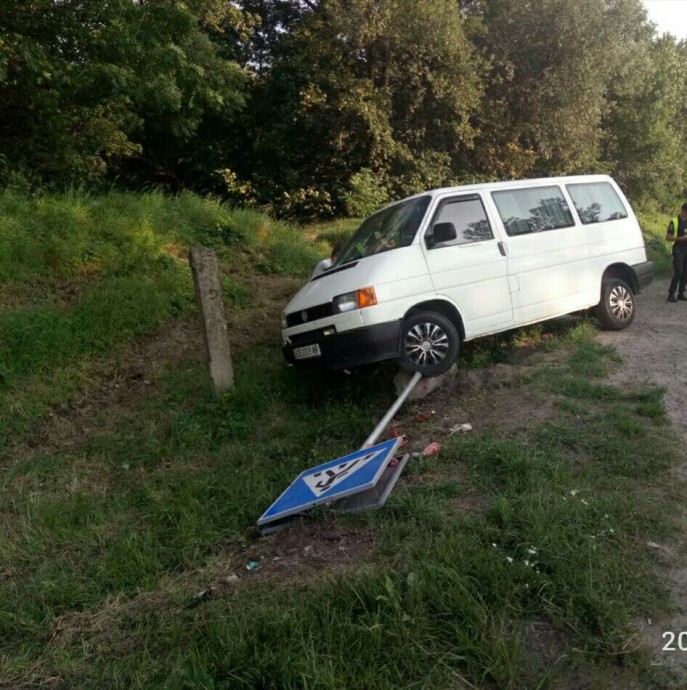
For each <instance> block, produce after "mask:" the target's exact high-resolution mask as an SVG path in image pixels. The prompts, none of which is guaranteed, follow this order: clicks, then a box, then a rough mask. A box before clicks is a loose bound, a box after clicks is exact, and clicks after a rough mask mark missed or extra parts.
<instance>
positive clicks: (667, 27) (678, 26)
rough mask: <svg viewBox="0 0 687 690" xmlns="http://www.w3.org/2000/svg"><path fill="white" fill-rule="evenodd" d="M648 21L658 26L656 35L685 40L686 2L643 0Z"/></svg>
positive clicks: (680, 0) (682, 0)
mask: <svg viewBox="0 0 687 690" xmlns="http://www.w3.org/2000/svg"><path fill="white" fill-rule="evenodd" d="M644 6H645V7H646V11H647V14H648V15H649V20H650V21H652V22H653V23H654V24H656V25H657V26H658V33H659V35H660V34H663V33H665V32H668V33H671V34H673V36H676V37H677V38H679V39H680V38H687V0H644Z"/></svg>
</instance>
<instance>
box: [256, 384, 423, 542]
mask: <svg viewBox="0 0 687 690" xmlns="http://www.w3.org/2000/svg"><path fill="white" fill-rule="evenodd" d="M421 378H422V374H420V373H416V374H415V375H414V376H413V378H412V379H411V381H410V382H409V383H408V385H407V386H406V388H405V389H404V390H403V391H402V392H401V394H400V395H399V396H398V398H397V399H396V401H395V402H394V404H393V405H392V406H391V407H390V408H389V410H388V412H387V413H386V414H385V415H384V417H383V418H382V420H381V421H380V422H379V424H378V425H377V426H376V427H375V429H374V431H373V432H372V433H371V434H370V435H369V436H368V437H367V439H366V441H365V443H364V444H363V446H362V448H360V450H357V451H355V452H354V453H351V454H349V455H345V456H343V457H341V458H337V459H336V460H330V461H329V462H326V463H324V464H322V465H318V466H317V467H311V468H310V469H308V470H305V471H304V472H301V474H299V475H298V477H296V479H295V480H294V481H293V482H292V483H291V485H290V486H289V487H288V488H287V489H286V490H285V491H284V492H283V493H282V495H281V496H280V497H279V498H278V499H277V500H276V501H275V502H274V503H273V504H272V505H271V506H270V507H269V508H268V509H267V511H266V512H265V513H264V514H263V515H262V516H261V517H260V518H259V519H258V528H259V529H260V531H261V532H262V533H263V534H269V533H270V532H275V531H277V530H279V529H281V528H282V527H284V526H285V524H286V523H287V522H288V521H289V520H290V519H291V518H293V517H294V516H295V515H299V514H301V513H304V512H306V511H308V510H310V509H311V508H314V507H315V506H319V505H333V507H334V508H335V509H336V510H338V511H341V512H353V511H358V510H364V509H366V508H375V507H376V508H380V507H381V506H383V505H384V503H385V502H386V499H387V498H388V496H389V494H390V493H391V491H392V490H393V488H394V486H395V485H396V482H397V480H398V478H399V476H400V474H401V472H402V471H403V468H404V467H405V465H406V463H407V462H408V458H409V457H410V456H409V455H408V454H406V455H405V456H404V457H403V458H402V459H401V460H396V458H395V457H394V453H395V452H396V449H397V448H398V447H399V445H400V444H401V441H402V439H401V438H400V437H399V438H392V439H389V440H388V441H383V442H382V443H378V444H376V445H373V444H374V443H375V441H376V440H377V439H378V438H379V436H380V435H381V434H382V433H383V432H384V429H386V427H387V426H388V425H389V422H390V421H391V420H392V419H393V417H394V415H395V414H396V413H397V412H398V410H399V409H400V407H401V405H402V404H403V403H404V401H405V400H406V398H407V397H408V395H409V394H410V392H411V391H412V390H413V388H414V387H415V386H416V385H417V383H418V381H419V380H420V379H421Z"/></svg>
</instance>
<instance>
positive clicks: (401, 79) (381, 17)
mask: <svg viewBox="0 0 687 690" xmlns="http://www.w3.org/2000/svg"><path fill="white" fill-rule="evenodd" d="M272 60H273V62H272V65H271V68H270V69H269V71H268V73H267V74H266V75H264V77H263V78H262V79H260V80H259V82H258V84H257V87H256V90H255V92H254V95H253V98H252V100H251V106H250V107H251V110H252V112H254V113H259V117H258V118H257V121H256V122H254V123H252V124H249V126H248V129H249V132H250V134H249V137H248V139H249V140H250V141H251V142H253V145H252V146H251V147H250V149H249V150H248V151H247V152H246V154H245V162H244V165H243V166H241V167H240V169H239V170H238V171H237V172H238V173H239V176H242V177H250V178H251V181H252V183H253V185H254V187H255V188H256V191H257V193H258V195H259V196H261V197H262V198H270V197H271V198H274V197H275V196H277V197H279V196H280V197H281V198H282V199H283V200H288V199H293V198H294V195H296V196H297V195H299V194H300V195H301V196H302V195H303V193H304V192H305V193H306V196H307V192H308V191H310V192H312V194H318V193H322V192H323V191H325V190H326V191H329V192H331V193H332V194H333V196H334V203H335V204H340V203H341V202H342V200H343V196H344V193H345V188H346V185H347V183H348V181H349V180H350V179H351V177H352V176H353V175H354V174H355V173H357V172H358V171H360V170H361V169H363V168H368V169H371V170H372V171H374V173H375V174H376V175H377V176H378V177H379V179H380V180H381V181H383V183H384V185H385V186H386V187H387V188H388V189H389V190H390V191H391V192H392V193H393V194H394V195H400V194H406V193H409V192H414V191H418V190H420V189H423V188H426V187H428V186H436V185H437V184H441V183H444V182H447V181H449V180H451V179H452V178H453V176H454V170H453V169H454V161H455V160H456V159H457V158H458V156H459V154H460V153H461V152H462V151H463V150H464V149H465V148H467V147H469V146H471V145H472V141H473V137H474V128H473V126H472V124H471V121H470V118H471V116H472V114H473V112H474V110H475V107H476V105H477V104H478V102H479V97H480V89H481V85H480V61H479V60H478V59H477V58H476V56H475V54H474V51H473V49H472V47H471V45H470V43H469V42H468V40H467V38H466V36H465V34H464V32H463V27H462V20H461V16H460V13H459V10H458V8H457V6H456V3H455V2H454V1H453V0H432V1H430V0H420V1H418V0H385V1H382V0H322V1H321V2H320V3H319V4H317V5H316V6H314V7H313V9H312V11H311V12H309V13H308V14H306V15H303V16H302V17H301V18H300V20H299V22H298V24H297V25H296V26H295V28H294V29H293V30H292V32H291V33H289V34H288V35H285V36H283V37H282V38H281V39H280V41H279V44H278V46H276V50H275V51H274V54H273V56H272Z"/></svg>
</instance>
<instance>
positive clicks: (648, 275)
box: [632, 261, 654, 292]
mask: <svg viewBox="0 0 687 690" xmlns="http://www.w3.org/2000/svg"><path fill="white" fill-rule="evenodd" d="M632 270H633V271H634V272H635V276H637V287H638V290H637V292H639V290H641V289H642V288H645V287H646V286H647V285H650V284H651V281H652V280H653V279H654V264H653V261H645V262H644V263H641V264H635V265H634V266H633V267H632Z"/></svg>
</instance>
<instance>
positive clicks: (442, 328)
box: [398, 311, 460, 377]
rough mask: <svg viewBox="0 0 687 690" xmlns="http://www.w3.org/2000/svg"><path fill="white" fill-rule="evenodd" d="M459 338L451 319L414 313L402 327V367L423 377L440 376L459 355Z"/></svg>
mask: <svg viewBox="0 0 687 690" xmlns="http://www.w3.org/2000/svg"><path fill="white" fill-rule="evenodd" d="M459 344H460V338H459V336H458V331H457V330H456V327H455V326H454V325H453V323H452V322H451V321H449V319H447V318H446V317H445V316H443V315H442V314H438V313H437V312H432V311H427V312H421V313H419V314H413V315H412V316H410V317H408V318H407V319H406V320H405V321H404V322H403V325H402V326H401V347H400V356H399V361H398V363H399V365H400V367H401V368H402V369H405V370H406V371H412V372H415V371H419V372H420V373H421V374H422V375H423V376H426V377H431V376H439V375H440V374H443V373H444V372H445V371H448V370H449V369H450V368H451V365H452V364H453V362H454V361H455V359H456V357H457V356H458V349H459Z"/></svg>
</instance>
